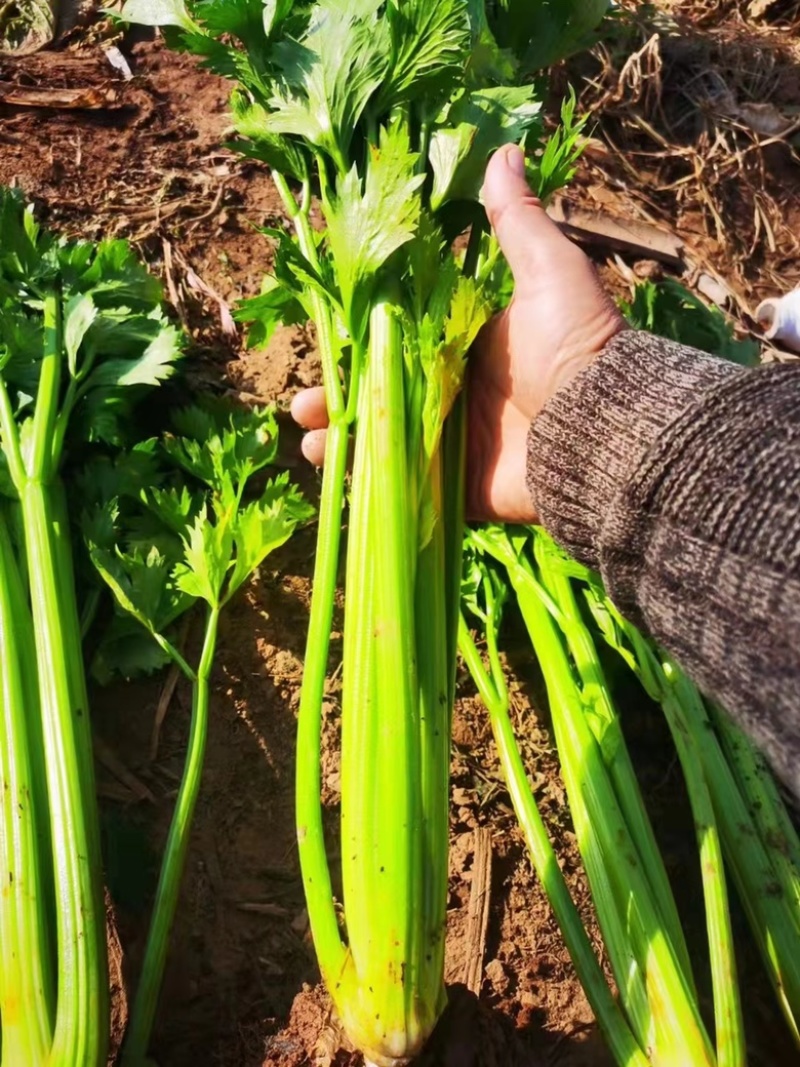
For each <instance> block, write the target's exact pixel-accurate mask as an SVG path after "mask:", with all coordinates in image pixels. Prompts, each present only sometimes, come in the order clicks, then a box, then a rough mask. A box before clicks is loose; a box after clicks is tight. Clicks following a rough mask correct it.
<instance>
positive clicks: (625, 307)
mask: <svg viewBox="0 0 800 1067" xmlns="http://www.w3.org/2000/svg"><path fill="white" fill-rule="evenodd" d="M621 306H622V312H623V314H624V315H625V317H626V318H627V320H628V321H629V322H630V324H631V325H632V326H634V327H635V328H636V329H637V330H648V331H649V332H650V333H656V334H658V335H659V336H661V337H668V338H669V339H670V340H671V341H678V342H680V343H681V344H684V345H690V346H691V347H692V348H699V349H701V350H702V351H704V352H711V353H713V354H714V355H717V356H722V357H723V358H724V359H729V360H731V361H732V362H733V363H741V364H743V365H744V366H755V365H756V364H757V363H758V361H759V353H760V347H759V345H758V342H756V341H753V340H750V339H748V340H741V339H739V338H737V337H736V335H735V333H734V329H733V326H732V324H731V322H730V320H729V319H728V318H727V317H726V316H725V314H724V313H723V312H722V311H720V310H719V308H716V307H711V306H710V305H708V304H705V303H704V302H703V301H702V300H701V299H700V298H699V297H698V296H695V295H694V293H692V292H690V291H689V290H688V289H687V288H686V287H685V286H684V285H681V283H680V282H678V281H675V279H674V278H664V279H662V280H661V281H659V282H642V283H640V284H639V285H637V286H636V291H635V293H634V295H633V300H632V301H631V302H630V303H627V302H623V303H622V305H621Z"/></svg>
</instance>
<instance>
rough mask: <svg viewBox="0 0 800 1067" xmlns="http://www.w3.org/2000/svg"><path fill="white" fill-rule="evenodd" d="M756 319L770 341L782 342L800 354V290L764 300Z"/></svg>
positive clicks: (757, 310)
mask: <svg viewBox="0 0 800 1067" xmlns="http://www.w3.org/2000/svg"><path fill="white" fill-rule="evenodd" d="M756 319H757V320H758V322H759V323H760V325H761V326H762V327H763V328H764V331H765V336H766V338H767V340H768V341H781V342H782V343H783V344H784V345H786V347H787V348H791V349H792V351H793V352H800V289H793V290H792V291H791V293H786V295H785V296H774V297H771V298H770V299H769V300H762V302H761V303H760V304H759V305H758V307H757V308H756Z"/></svg>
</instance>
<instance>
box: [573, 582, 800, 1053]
mask: <svg viewBox="0 0 800 1067" xmlns="http://www.w3.org/2000/svg"><path fill="white" fill-rule="evenodd" d="M587 601H588V604H589V607H590V610H591V611H592V613H593V614H594V616H595V618H596V619H597V621H598V624H599V628H600V630H601V632H602V633H603V636H604V637H605V639H606V640H607V641H608V643H609V644H610V645H611V646H612V648H615V649H616V650H617V651H618V652H619V653H620V654H621V655H622V656H623V658H624V659H625V661H626V662H627V663H628V664H629V665H630V666H631V667H632V668H633V669H634V670H635V671H636V673H637V674H638V675H639V676H640V678H641V680H642V683H643V685H644V687H645V689H646V690H647V691H648V693H649V694H650V695H651V697H652V698H653V699H654V700H656V701H657V702H659V703H661V705H662V707H663V709H664V712H665V716H666V718H667V721H668V723H669V724H670V728H671V729H672V732H673V737H674V738H675V740H676V745H677V748H678V753H679V755H680V756H681V760H682V763H683V764H684V768H685V770H686V771H687V786H690V800H691V802H692V807H693V813H694V816H695V821H696V823H697V826H698V833H699V838H700V844H701V858H702V860H703V879H704V888H705V891H706V895H707V904H708V911H707V918H708V922H709V938H710V939H711V953H712V955H711V962H712V969H713V977H714V986H715V989H714V992H715V1011H716V1015H717V1042H718V1047H720V1046H719V1043H720V1040H721V1039H722V1040H723V1041H724V1040H725V1039H726V1036H727V1038H728V1039H729V1040H730V1045H729V1049H730V1050H734V1049H737V1048H738V1050H739V1052H738V1055H739V1057H740V1058H743V1056H744V1050H743V1048H742V1043H743V1038H742V1035H741V1023H740V1022H739V1021H738V1019H737V1018H736V1016H737V1014H738V1006H737V1005H736V1004H735V1003H734V1002H733V1000H732V999H731V996H730V992H731V990H730V983H731V980H732V976H733V973H734V963H733V957H732V948H731V946H730V941H729V938H730V931H729V930H726V927H727V923H725V924H724V925H723V923H722V915H723V904H724V895H723V894H724V890H723V891H721V890H720V885H721V884H723V870H722V863H721V859H720V856H719V848H718V846H717V844H716V842H715V838H716V837H717V835H718V836H719V839H720V842H721V851H722V859H724V861H725V864H726V865H727V868H728V870H729V871H730V872H731V873H732V875H733V880H734V884H735V886H736V889H737V891H738V894H739V897H740V899H741V901H742V904H743V906H744V909H745V912H746V914H747V917H748V920H749V922H750V927H751V929H752V932H753V935H754V937H755V940H756V943H757V945H758V947H759V949H760V951H761V954H762V957H763V959H764V964H765V966H766V969H767V973H768V975H769V977H770V980H771V982H772V984H773V987H774V989H775V993H776V995H777V998H778V1002H779V1004H780V1006H781V1009H782V1011H783V1013H784V1016H785V1018H786V1021H787V1023H788V1024H789V1028H790V1030H791V1032H792V1034H793V1035H794V1037H795V1040H797V1041H798V1043H800V1034H799V1033H798V1017H799V1015H800V912H799V911H798V906H797V899H796V895H795V883H794V880H793V875H792V871H793V865H792V862H791V857H790V852H791V844H790V842H791V841H792V839H793V838H794V837H795V836H796V835H795V834H794V831H793V830H792V828H791V824H790V823H789V822H788V817H787V815H786V813H785V812H783V811H782V807H783V806H782V804H781V802H780V800H779V798H777V792H776V790H775V786H774V783H770V784H768V783H767V782H766V780H765V779H764V778H763V772H764V768H763V766H762V768H761V776H760V779H761V784H760V785H759V784H758V783H757V782H753V783H752V784H747V779H748V778H749V769H750V768H754V767H755V765H756V764H757V762H758V761H759V758H758V757H757V756H756V755H755V753H753V752H752V749H751V748H750V743H749V742H748V741H746V739H744V738H741V737H740V736H739V731H738V730H737V729H736V728H735V727H733V726H732V724H729V723H727V722H724V721H722V720H723V719H724V717H725V713H724V712H723V711H721V710H717V711H716V712H715V716H716V718H717V720H718V721H719V725H720V730H721V732H722V733H723V736H727V739H728V743H729V745H730V744H733V745H735V746H736V749H737V750H738V751H737V752H733V753H732V762H729V760H728V759H726V755H725V752H724V751H723V747H722V745H721V744H720V740H719V738H718V737H717V734H716V732H715V730H714V725H713V723H712V721H711V719H710V718H709V715H708V712H707V710H706V707H705V704H704V701H703V698H702V696H701V695H700V693H699V691H698V689H697V687H696V686H695V685H694V683H693V682H691V681H690V679H689V678H687V677H686V676H685V675H684V674H683V672H682V671H681V670H680V669H679V667H678V666H677V664H675V663H674V662H673V661H672V660H671V659H670V657H669V656H667V655H666V654H665V653H663V652H661V651H659V650H658V649H657V648H655V647H654V646H652V645H651V644H650V643H649V642H648V641H646V640H645V639H644V638H643V637H642V636H641V634H639V632H638V631H637V630H636V628H635V627H634V626H632V625H631V624H630V623H629V622H628V621H627V620H626V619H624V618H623V617H622V616H621V615H620V614H619V612H618V611H617V609H616V608H615V607H614V605H613V604H612V603H611V601H610V600H609V599H608V597H607V596H606V595H605V593H603V592H602V590H600V589H599V588H598V586H597V585H596V583H593V584H592V586H591V588H590V589H589V590H588V593H587ZM740 746H741V748H740ZM738 758H741V761H742V762H741V764H740V765H739V766H738V769H737V771H736V772H735V770H734V768H737V759H738ZM737 774H738V776H739V777H738V780H737ZM690 778H691V779H692V781H691V785H690V781H689V779H690ZM742 782H744V783H745V786H744V787H743V786H742ZM706 792H707V794H708V799H706V797H705V796H704V795H703V794H704V793H706ZM709 799H710V803H711V809H712V810H711V811H710V810H709V805H708V800H709ZM776 799H777V805H775V800H776ZM751 803H753V804H754V805H755V806H756V807H757V806H758V805H759V804H761V803H765V804H766V805H767V806H766V807H765V809H764V811H763V812H760V813H758V814H756V812H755V811H753V810H752V809H751V808H750V806H749V805H750V804H751ZM769 805H774V806H773V807H772V808H770V807H769ZM762 826H763V827H764V828H765V836H764V838H762V837H761V835H760V828H761V827H762ZM774 826H783V827H784V828H785V829H786V830H787V831H788V837H787V838H786V839H785V841H786V846H787V849H788V851H787V852H784V851H783V850H782V848H781V837H780V835H779V836H778V837H777V838H774V837H772V836H771V834H770V831H769V828H771V827H774ZM776 845H777V853H778V854H777V855H776V848H775V846H776ZM779 857H780V858H779ZM784 858H785V859H786V860H787V865H784V862H783V860H784ZM782 872H783V873H782ZM786 875H788V878H787V877H786ZM715 882H716V883H717V885H716V887H715V885H714V883H715ZM714 895H716V904H715V903H714ZM726 938H727V939H728V942H727V944H726ZM726 976H727V978H726ZM726 981H727V983H728V989H727V993H726V989H725V985H726ZM722 1060H723V1052H722V1050H720V1061H721V1062H722ZM729 1062H735V1060H734V1059H733V1057H732V1054H731V1059H730V1060H729Z"/></svg>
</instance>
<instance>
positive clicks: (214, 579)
mask: <svg viewBox="0 0 800 1067" xmlns="http://www.w3.org/2000/svg"><path fill="white" fill-rule="evenodd" d="M172 422H173V431H174V432H172V433H169V434H167V435H165V436H164V437H163V438H161V440H159V441H156V440H149V441H146V442H143V443H142V444H140V445H139V446H138V447H137V448H135V449H134V450H132V451H131V452H130V453H129V454H128V455H125V456H122V457H119V458H118V459H117V460H116V461H113V462H112V461H109V460H106V461H104V462H98V463H95V464H94V465H93V466H92V467H91V468H89V470H88V471H87V472H86V474H85V476H84V478H83V483H84V487H85V491H86V493H87V494H94V496H95V497H96V498H97V499H98V501H99V502H98V503H96V504H95V505H94V506H93V507H91V508H90V509H89V510H88V513H87V514H86V516H85V519H84V529H85V536H86V540H87V544H88V548H89V553H90V556H91V559H92V562H93V563H94V565H95V567H96V568H97V572H98V573H99V575H100V576H101V577H102V579H103V581H104V582H105V583H106V584H107V585H108V587H109V588H110V589H111V591H112V593H113V595H114V600H115V604H116V609H117V615H116V619H115V622H114V624H113V625H112V626H111V627H110V629H109V630H108V631H107V633H106V636H105V639H104V641H103V643H102V645H101V649H100V655H101V657H102V660H103V667H104V670H105V671H108V670H109V669H110V668H111V667H113V666H116V667H117V669H118V670H121V671H122V672H124V673H125V674H128V675H129V674H131V673H132V672H133V671H135V670H136V669H137V668H138V669H145V670H152V669H154V668H156V667H159V666H162V665H164V664H165V663H168V662H172V663H174V664H176V665H177V666H178V667H179V668H180V670H181V672H182V673H183V675H184V677H185V678H186V679H187V680H188V681H189V682H190V683H191V686H192V719H191V729H190V734H189V745H188V750H187V754H186V762H185V766H184V772H183V776H182V779H181V784H180V788H179V790H178V797H177V800H176V803H175V811H174V813H173V817H172V822H171V824H170V830H169V835H168V837H167V844H166V848H165V851H164V858H163V860H162V865H161V873H160V877H159V882H158V888H157V890H156V898H155V903H154V905H153V913H152V917H151V920H150V927H149V931H148V937H147V943H146V946H145V954H144V961H143V964H142V971H141V975H140V978H139V985H138V988H137V991H136V996H135V999H134V1003H133V1009H132V1012H131V1018H130V1023H129V1025H128V1030H127V1033H126V1036H125V1044H124V1047H123V1055H122V1063H123V1064H125V1065H128V1064H130V1065H131V1067H140V1065H141V1064H142V1063H144V1062H145V1056H146V1053H147V1048H148V1044H149V1041H150V1035H151V1031H152V1027H153V1020H154V1018H155V1013H156V1008H157V1004H158V995H159V991H160V988H161V980H162V977H163V973H164V965H165V961H166V957H167V949H168V942H169V933H170V929H171V926H172V922H173V919H174V916H175V909H176V907H177V903H178V895H179V891H180V883H181V877H182V875H183V869H184V866H185V861H186V854H187V851H188V848H189V841H190V835H191V825H192V818H193V815H194V810H195V807H196V804H197V797H198V795H199V792H200V783H201V776H202V770H203V762H204V757H205V747H206V738H207V735H208V714H209V699H210V688H209V686H210V677H211V670H212V666H213V662H214V654H215V651H216V646H217V634H218V628H219V617H220V613H221V611H222V609H223V608H224V607H225V605H226V604H227V603H229V601H230V600H231V598H232V597H233V596H234V595H235V594H236V593H237V591H238V590H239V589H240V588H241V587H242V585H243V584H244V583H245V582H246V581H247V580H248V579H249V578H250V576H251V575H252V574H253V573H254V572H255V571H257V569H258V568H259V567H260V566H261V564H262V563H263V562H264V560H265V559H266V557H267V556H268V555H269V554H270V553H271V552H273V551H274V550H275V549H277V548H279V547H280V546H281V545H283V544H285V542H286V541H287V540H288V539H289V537H290V536H291V535H292V533H293V532H294V530H295V529H296V527H297V525H298V524H299V523H303V522H306V521H307V520H309V519H310V518H311V517H312V514H313V509H312V508H311V507H310V505H309V504H308V503H307V502H306V501H305V500H304V499H303V497H302V496H301V495H300V493H299V491H298V490H297V488H296V487H295V486H294V485H292V484H291V483H290V482H289V480H288V476H287V475H286V474H283V475H280V476H278V477H276V478H274V479H271V480H269V481H268V482H267V483H266V485H265V486H264V485H262V486H261V487H260V488H259V489H258V490H256V492H255V493H254V494H253V491H252V486H253V480H254V478H257V476H258V475H259V474H260V472H262V471H263V470H264V468H265V467H267V466H269V465H270V464H272V463H273V462H274V460H275V457H276V454H277V448H278V428H277V423H276V421H275V415H274V412H273V411H272V410H271V409H268V408H254V409H252V410H241V409H232V408H231V407H230V406H224V405H210V404H206V405H205V406H203V407H199V406H193V407H188V408H184V409H182V410H179V411H177V412H175V413H174V415H173V417H172ZM196 603H201V604H202V605H203V607H204V625H203V638H202V643H201V649H200V653H199V658H198V660H197V663H196V665H195V666H191V665H190V664H189V663H188V662H187V660H186V658H185V657H184V656H183V654H182V653H181V652H180V650H179V649H178V648H177V647H176V644H175V641H174V638H173V637H172V634H173V631H174V628H175V623H176V621H177V620H178V619H179V617H180V616H181V615H183V614H184V613H185V612H186V611H187V610H188V609H189V608H191V607H192V606H193V605H194V604H196ZM132 627H133V629H132ZM137 639H138V640H137ZM143 640H144V645H142V641H143ZM132 642H133V643H132Z"/></svg>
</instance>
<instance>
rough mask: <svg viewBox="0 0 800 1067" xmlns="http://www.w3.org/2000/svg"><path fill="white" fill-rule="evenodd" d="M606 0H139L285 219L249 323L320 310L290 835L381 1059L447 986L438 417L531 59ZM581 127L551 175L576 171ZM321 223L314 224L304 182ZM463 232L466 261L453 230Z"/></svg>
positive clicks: (365, 1046) (481, 268)
mask: <svg viewBox="0 0 800 1067" xmlns="http://www.w3.org/2000/svg"><path fill="white" fill-rule="evenodd" d="M607 6H608V5H607V3H606V0H592V2H591V3H589V4H586V3H583V2H578V0H569V2H564V3H562V4H559V5H553V4H550V3H544V2H538V0H537V2H533V3H531V2H529V0H438V2H436V3H431V2H430V0H353V2H352V3H344V2H343V0H316V2H311V0H277V2H269V3H267V4H263V3H261V2H260V0H217V2H213V3H212V2H202V0H200V2H197V0H195V2H191V0H189V2H188V3H184V2H183V0H167V2H164V0H157V2H156V0H127V3H126V4H125V7H124V9H123V17H125V18H130V19H132V20H137V21H144V22H150V23H158V24H162V25H164V24H166V25H167V26H169V27H170V28H171V29H170V32H171V33H173V34H174V35H175V36H176V37H177V39H178V43H179V44H180V46H182V47H184V48H187V49H189V50H191V51H194V52H196V53H198V54H200V55H202V56H204V57H205V59H206V62H207V63H208V64H209V65H210V66H211V67H213V68H214V69H215V70H217V71H218V72H220V73H222V74H225V75H227V76H229V77H234V78H236V79H237V81H238V83H239V88H238V89H237V90H236V91H235V92H234V95H233V116H234V123H235V126H236V128H237V130H238V132H239V134H240V137H241V138H242V142H240V143H241V146H242V150H243V151H245V152H247V153H248V154H249V155H251V156H252V157H254V158H255V159H258V160H261V161H262V162H264V163H265V164H266V165H268V166H269V167H270V168H271V170H272V174H273V177H274V179H275V184H276V187H277V189H278V191H279V193H280V196H281V198H282V200H283V204H284V209H285V212H286V215H287V217H288V218H289V220H290V222H291V230H292V231H293V234H292V236H290V235H289V234H287V233H285V232H283V231H280V232H278V231H272V232H270V233H269V236H271V237H272V238H273V239H274V240H275V241H276V256H275V270H274V274H273V275H271V276H270V277H269V278H268V279H266V281H265V283H264V286H263V291H262V293H261V295H260V296H259V297H257V298H255V299H254V300H252V301H250V302H249V303H248V304H247V306H246V307H245V308H244V309H243V310H242V312H241V314H242V317H244V318H245V319H247V320H249V321H251V322H254V326H253V328H252V331H251V337H252V339H253V340H254V341H258V342H262V343H263V342H265V341H266V340H267V339H268V338H269V336H270V334H271V332H272V330H273V329H274V327H275V325H276V323H278V322H280V321H283V322H300V321H305V320H307V319H311V320H313V322H314V324H315V326H316V331H317V340H318V345H319V353H320V359H321V362H322V370H323V382H324V386H325V391H326V396H327V403H328V412H329V416H330V428H329V431H328V437H327V455H326V461H325V472H324V478H323V485H322V498H321V505H320V516H319V541H318V552H317V558H316V566H315V574H314V596H313V602H312V609H311V620H310V625H309V637H308V652H307V656H306V664H305V675H304V681H303V691H302V696H301V707H300V716H299V723H298V751H299V760H298V776H297V818H298V843H299V851H300V860H301V865H302V870H303V879H304V884H305V889H306V897H307V901H308V909H309V916H310V920H311V928H312V931H313V935H314V941H315V944H316V949H317V956H318V959H319V963H320V968H321V970H322V974H323V977H324V979H325V982H326V984H327V986H328V989H329V990H330V992H331V995H332V997H333V1000H334V1002H335V1004H336V1007H337V1009H338V1011H339V1013H340V1015H341V1017H342V1019H343V1021H344V1024H345V1027H346V1029H347V1030H348V1032H349V1034H350V1036H351V1038H352V1039H353V1040H354V1042H355V1043H356V1045H358V1047H359V1048H361V1049H362V1050H364V1052H365V1054H366V1055H367V1058H368V1059H369V1060H371V1061H372V1062H374V1063H381V1064H392V1063H398V1062H404V1061H405V1060H407V1059H408V1058H409V1057H410V1056H411V1055H413V1054H414V1053H415V1052H416V1051H418V1050H419V1048H420V1047H421V1045H422V1043H423V1041H424V1040H425V1038H426V1036H427V1035H428V1034H429V1033H430V1031H431V1029H432V1027H433V1025H434V1022H435V1020H436V1018H437V1017H438V1015H439V1012H440V1011H441V1008H442V1006H443V1003H444V988H443V982H442V972H443V951H444V922H445V900H446V878H447V778H448V763H449V742H448V738H449V733H450V705H451V701H452V692H453V684H454V683H453V677H454V671H455V647H456V622H457V613H458V581H457V575H458V570H459V568H458V566H457V561H458V559H459V557H460V551H461V515H460V513H459V511H458V500H459V494H458V491H457V490H454V489H453V486H452V484H451V483H455V484H456V485H458V483H459V482H460V480H461V478H462V476H463V475H462V470H461V467H462V462H461V453H462V451H463V434H462V433H460V432H459V427H458V426H457V425H454V426H452V428H451V427H446V425H445V424H446V423H447V422H448V421H449V420H448V416H449V415H450V413H451V411H452V409H453V406H454V402H455V398H456V396H457V394H458V393H459V391H460V389H461V386H462V382H463V377H464V370H465V363H466V356H467V352H468V349H469V347H470V344H471V342H472V340H473V339H474V337H475V336H476V334H477V332H478V330H479V329H480V327H481V326H482V325H483V324H484V323H485V322H486V321H487V319H488V317H489V315H490V314H491V312H492V310H493V306H494V293H493V291H492V286H491V285H490V283H489V279H491V278H492V277H493V275H492V273H491V272H490V271H489V269H488V268H489V265H490V264H489V261H490V259H491V254H492V249H491V244H490V241H489V239H488V238H487V237H486V236H485V235H484V230H485V217H484V215H483V212H482V209H481V208H480V206H479V204H478V202H477V201H478V194H479V190H480V186H481V183H482V178H483V172H484V168H485V164H486V161H487V159H488V157H489V155H490V154H491V152H492V151H493V150H495V149H496V148H498V147H500V146H501V145H503V144H507V143H510V142H518V141H520V140H522V139H523V138H527V139H528V141H529V143H533V142H536V141H537V140H538V138H539V135H540V131H541V119H540V106H539V103H538V100H537V97H536V92H535V88H534V86H533V84H531V81H530V78H529V75H530V73H531V71H532V70H533V68H534V67H536V66H537V65H539V64H541V63H546V62H549V61H551V60H552V59H553V58H556V57H557V56H558V55H559V54H560V53H561V52H563V51H565V50H568V49H569V47H570V46H571V45H572V44H573V43H574V42H577V41H581V40H582V39H583V37H584V36H585V34H586V33H587V32H589V31H590V30H591V28H592V26H593V25H595V24H596V23H597V22H598V21H599V19H600V18H601V17H602V15H603V13H604V11H605V9H606V7H607ZM574 152H575V139H574V137H570V136H567V137H565V138H564V139H563V140H559V141H558V142H557V143H556V144H555V146H554V147H553V148H551V151H550V153H549V155H548V156H546V157H543V158H542V161H541V164H540V167H539V173H540V174H541V176H542V179H543V181H544V182H545V184H546V182H547V181H551V180H553V179H554V177H555V176H556V175H560V174H561V173H563V172H564V171H565V170H568V169H569V166H570V161H571V159H572V158H573V156H574ZM315 194H316V195H317V196H318V197H319V202H320V207H321V212H322V216H323V225H322V227H316V226H314V225H312V217H313V216H312V204H313V198H314V195H315ZM470 227H472V237H471V239H470V249H469V252H468V254H467V256H466V258H465V259H464V262H463V264H462V262H461V258H460V256H459V254H458V252H457V251H456V250H455V248H454V246H453V241H454V239H455V238H456V237H457V236H458V235H460V234H462V233H464V232H466V231H467V230H468V229H469V228H470ZM351 434H354V435H355V438H356V445H355V465H354V469H353V475H352V491H351V511H350V522H349V544H348V549H347V575H346V580H345V594H346V609H345V625H344V646H345V647H344V672H343V707H342V883H343V890H344V921H345V927H346V929H345V931H344V934H343V932H342V931H341V930H340V928H339V920H338V915H337V911H336V909H335V906H334V899H333V881H332V877H331V873H330V871H329V868H328V863H327V859H326V854H325V844H324V839H323V820H322V809H321V804H320V765H319V745H320V727H321V713H322V698H323V692H324V686H325V676H326V671H327V667H328V650H329V638H330V631H331V625H332V612H333V603H334V596H335V591H336V578H337V567H338V561H339V554H340V552H339V550H340V534H339V531H340V524H341V519H342V510H343V505H344V497H345V466H346V458H347V447H348V438H349V437H350V435H351Z"/></svg>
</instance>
